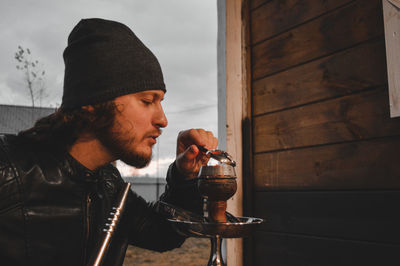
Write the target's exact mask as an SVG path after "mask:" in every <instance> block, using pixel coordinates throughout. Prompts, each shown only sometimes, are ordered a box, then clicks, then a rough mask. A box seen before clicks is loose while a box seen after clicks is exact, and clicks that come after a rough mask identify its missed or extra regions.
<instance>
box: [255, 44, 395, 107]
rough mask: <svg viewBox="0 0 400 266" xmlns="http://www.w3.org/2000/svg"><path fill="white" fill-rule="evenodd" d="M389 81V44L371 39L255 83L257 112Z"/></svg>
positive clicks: (328, 96)
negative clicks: (386, 47)
mask: <svg viewBox="0 0 400 266" xmlns="http://www.w3.org/2000/svg"><path fill="white" fill-rule="evenodd" d="M386 83H387V76H386V62H385V44H384V41H383V40H375V41H372V42H367V43H364V44H362V45H359V46H356V47H354V48H351V49H348V50H345V51H343V52H340V53H336V54H334V55H332V56H328V57H324V58H322V59H320V60H317V61H313V62H311V63H309V64H305V65H301V66H299V67H295V68H291V69H289V70H287V71H284V72H281V73H278V74H276V75H272V76H269V77H267V78H263V79H260V80H257V81H255V82H254V83H253V91H252V94H253V111H254V114H255V115H259V114H263V113H267V112H272V111H276V110H280V109H284V108H289V107H293V106H297V105H302V104H306V103H310V102H314V101H318V100H322V99H328V98H331V97H337V96H343V95H346V94H350V93H354V92H357V91H361V90H364V89H367V88H371V87H377V86H381V85H383V84H386Z"/></svg>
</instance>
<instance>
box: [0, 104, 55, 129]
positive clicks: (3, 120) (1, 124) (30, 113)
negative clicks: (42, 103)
mask: <svg viewBox="0 0 400 266" xmlns="http://www.w3.org/2000/svg"><path fill="white" fill-rule="evenodd" d="M55 111H56V108H44V107H30V106H18V105H3V104H0V134H17V133H18V132H19V131H21V130H24V129H28V128H31V127H32V126H33V125H34V124H35V122H36V120H38V119H39V118H42V117H45V116H48V115H50V114H52V113H54V112H55Z"/></svg>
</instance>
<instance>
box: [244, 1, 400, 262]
mask: <svg viewBox="0 0 400 266" xmlns="http://www.w3.org/2000/svg"><path fill="white" fill-rule="evenodd" d="M248 14H249V15H248V18H246V19H248V21H247V22H248V23H249V25H250V26H249V34H250V41H249V42H250V44H249V46H250V50H251V52H250V53H251V95H252V98H251V101H252V116H251V131H252V133H251V139H252V146H251V150H252V154H253V156H252V158H251V159H250V160H249V161H250V162H251V163H250V168H251V169H249V170H250V173H252V174H251V175H247V176H245V182H246V183H245V185H246V187H247V189H246V195H245V199H246V200H247V203H248V204H247V205H245V207H246V209H245V211H246V214H248V215H252V216H256V217H262V218H265V219H266V221H267V222H266V223H265V224H264V225H263V226H261V227H260V229H259V231H257V232H256V234H255V235H254V237H253V238H252V239H249V240H248V241H247V242H246V246H247V247H250V248H247V249H246V254H245V256H246V262H245V265H271V266H277V265H335V266H339V265H353V266H354V265H375V266H376V265H400V255H399V254H400V214H399V213H400V120H399V119H398V118H395V119H391V118H390V115H389V100H388V89H387V76H386V61H385V41H384V26H383V14H382V3H381V0H359V1H350V0H269V1H268V0H253V1H250V4H249V12H248ZM245 173H246V172H245Z"/></svg>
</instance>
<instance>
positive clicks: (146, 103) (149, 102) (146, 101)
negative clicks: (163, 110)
mask: <svg viewBox="0 0 400 266" xmlns="http://www.w3.org/2000/svg"><path fill="white" fill-rule="evenodd" d="M142 102H143V103H144V104H145V105H150V104H152V103H153V101H151V100H146V99H143V100H142Z"/></svg>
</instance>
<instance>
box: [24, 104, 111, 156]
mask: <svg viewBox="0 0 400 266" xmlns="http://www.w3.org/2000/svg"><path fill="white" fill-rule="evenodd" d="M115 112H116V105H115V103H114V101H108V102H105V103H100V104H96V105H93V110H90V111H89V110H87V109H85V108H82V107H80V108H76V109H67V110H65V109H63V108H62V107H61V108H60V109H58V110H57V111H56V112H55V113H53V114H51V115H49V116H46V117H43V118H41V119H39V120H38V121H36V123H35V125H34V126H33V127H32V128H30V129H27V130H24V131H21V132H19V133H18V137H19V138H21V139H22V140H24V141H28V142H29V143H30V144H32V145H34V146H39V147H40V148H41V149H55V150H61V151H67V150H69V148H70V147H71V146H72V145H73V144H74V143H75V141H76V140H77V139H78V137H79V136H81V135H82V134H84V133H93V132H104V130H106V129H108V128H109V127H111V126H112V125H113V122H114V115H115Z"/></svg>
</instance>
